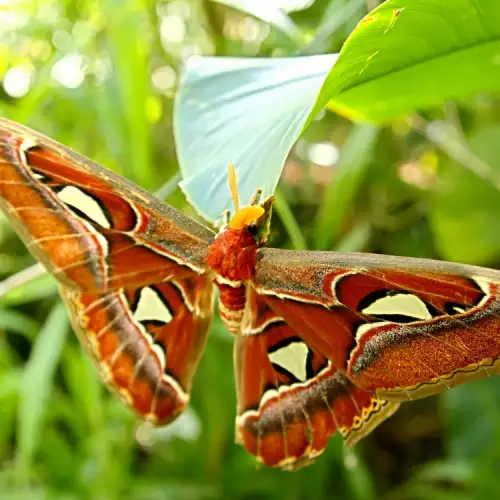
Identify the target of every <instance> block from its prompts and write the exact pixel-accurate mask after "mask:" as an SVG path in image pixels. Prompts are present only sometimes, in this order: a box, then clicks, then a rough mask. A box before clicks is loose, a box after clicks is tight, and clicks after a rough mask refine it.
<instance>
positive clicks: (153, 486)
mask: <svg viewBox="0 0 500 500" xmlns="http://www.w3.org/2000/svg"><path fill="white" fill-rule="evenodd" d="M236 3H238V5H239V7H240V8H239V9H236V10H233V9H232V8H230V7H228V6H227V5H222V4H236ZM267 3H268V4H269V5H270V4H271V2H267ZM377 3H378V2H377V1H366V2H363V1H356V0H316V1H315V2H309V4H310V5H309V6H308V7H307V8H305V9H302V10H298V11H296V12H291V13H289V15H288V16H285V15H284V14H283V13H279V12H277V11H273V9H271V8H270V7H267V8H264V7H261V8H262V9H263V10H260V11H255V9H253V10H252V14H253V15H255V16H258V18H260V20H259V19H258V18H257V17H250V16H248V15H247V14H245V8H244V7H245V5H247V6H248V5H251V2H236V0H234V1H231V2H230V1H229V0H227V1H226V0H225V1H224V2H212V1H210V0H204V1H200V2H190V1H187V0H186V1H183V0H176V1H167V0H160V1H158V2H154V1H153V0H133V1H132V0H130V1H129V0H123V1H118V0H104V1H102V2H98V1H96V0H82V1H80V2H66V1H62V0H61V1H56V0H38V1H37V2H35V1H33V2H30V1H26V2H19V3H8V4H7V5H9V6H8V7H4V5H3V4H2V3H1V2H0V83H2V84H3V85H2V86H0V115H2V116H6V117H8V118H10V119H13V120H17V121H19V122H21V123H26V124H28V125H30V126H32V127H35V128H37V129H39V130H41V131H43V132H44V133H46V134H47V135H50V136H52V137H54V138H55V139H57V140H59V141H61V142H63V143H65V144H67V145H69V146H71V147H73V148H74V149H76V150H78V151H80V152H82V153H84V154H86V155H87V156H89V157H91V158H93V159H94V160H96V161H98V162H100V163H103V164H105V165H107V166H109V167H110V168H113V169H115V170H117V171H118V172H120V173H122V174H125V175H126V176H127V177H128V178H130V179H131V180H133V181H135V182H137V183H139V184H141V185H143V186H144V187H146V188H148V189H151V190H156V189H158V188H160V186H162V185H163V184H164V183H165V182H167V181H168V180H169V179H171V178H172V176H173V175H174V174H176V173H177V172H178V165H177V160H176V156H175V150H174V141H173V119H172V116H173V105H174V92H175V91H176V87H177V85H178V82H179V80H180V77H179V75H180V71H181V66H182V60H183V58H184V56H186V55H189V54H193V53H202V54H206V55H231V56H257V55H258V56H261V57H270V56H291V55H297V54H311V53H332V52H336V51H338V50H340V48H341V47H342V44H343V42H344V41H345V40H346V39H347V37H348V36H349V35H350V34H351V32H352V34H351V35H350V38H349V41H348V43H347V44H346V45H345V46H344V48H343V49H342V52H341V55H340V58H339V60H338V64H336V65H335V66H334V67H333V68H332V70H331V72H330V75H329V76H328V80H327V82H326V84H325V86H324V87H323V90H322V93H321V94H320V97H319V98H318V101H317V102H318V103H319V104H318V108H317V109H316V110H315V111H319V110H320V108H321V107H322V106H323V105H325V104H326V103H327V102H328V101H331V103H332V106H333V107H334V108H335V109H337V110H341V111H342V113H343V114H344V115H346V116H349V117H361V118H364V119H366V118H370V119H375V120H376V121H380V120H383V121H384V125H383V126H380V124H379V126H378V127H375V126H371V125H368V126H367V125H355V124H353V123H351V122H350V121H348V120H347V119H345V118H344V117H343V116H339V115H338V114H334V113H330V112H324V111H322V112H320V114H319V116H317V117H315V116H316V112H313V113H312V114H311V115H310V116H309V121H310V126H309V127H308V128H307V130H306V131H305V132H304V134H303V135H302V137H301V138H300V140H299V142H298V143H297V145H296V146H295V147H294V148H293V149H292V151H291V153H290V155H289V156H288V159H287V160H286V163H285V167H284V170H283V178H282V181H281V184H280V186H279V191H278V194H277V200H276V201H277V214H278V216H277V217H275V218H274V220H273V225H272V228H271V234H272V241H271V244H272V245H274V246H282V247H295V248H304V247H308V248H324V249H334V248H337V249H343V250H365V251H376V252H380V253H396V254H401V255H413V256H423V257H436V258H446V259H451V260H462V261H467V262H473V263H476V264H485V265H491V266H496V265H498V264H499V263H500V241H499V239H498V234H499V229H500V228H499V227H498V220H500V218H499V216H500V214H499V213H498V210H499V209H498V207H499V206H500V203H498V202H497V201H498V199H499V194H498V186H499V182H498V179H499V178H500V177H499V175H500V173H499V172H498V157H499V153H500V151H498V147H499V146H498V139H497V138H498V134H499V128H498V117H499V116H500V103H499V101H498V99H497V97H496V95H495V94H494V93H482V94H479V95H478V94H477V92H478V91H482V92H483V91H486V90H492V91H498V81H500V80H499V78H498V76H499V75H498V55H497V53H498V52H499V47H498V43H499V42H498V37H499V32H498V22H497V20H498V18H499V12H498V9H499V8H498V7H497V3H498V2H496V0H488V1H486V0H483V1H481V2H477V1H476V2H472V1H468V0H460V1H458V0H441V1H440V2H436V1H431V0H427V1H424V0H406V1H404V0H397V1H396V0H389V1H388V2H386V3H384V4H382V5H381V6H380V7H378V8H377V9H376V10H374V11H372V12H370V13H368V17H366V18H365V20H364V21H363V23H362V24H361V25H359V27H358V28H357V29H356V30H354V31H352V30H353V29H354V27H355V25H356V23H357V22H358V21H360V20H361V18H362V16H363V15H365V14H367V11H366V8H367V7H366V6H367V5H368V6H370V8H373V7H375V6H376V4H377ZM265 4H266V3H265V2H264V3H261V5H265ZM473 8H474V9H475V10H474V9H473ZM397 9H403V10H401V12H400V13H399V14H398V15H395V14H394V12H395V10H397ZM267 23H270V25H269V24H267ZM374 54H377V55H376V56H374ZM16 74H17V75H21V77H19V76H18V78H17V80H16V79H15V78H14V77H15V76H16ZM23 75H24V76H23ZM12 82H14V83H15V85H14V84H13V83H12ZM26 82H28V84H27V86H26V92H25V93H22V92H20V90H22V87H23V85H25V84H26ZM279 83H280V80H279V75H278V76H274V77H273V84H275V85H279ZM230 84H231V82H229V81H228V82H227V87H224V86H220V87H219V89H220V94H218V95H222V93H223V91H224V89H227V88H229V86H230ZM18 92H20V94H19V96H18V97H15V95H16V94H17V93H18ZM216 95H217V94H216ZM450 98H459V99H460V101H459V102H455V103H451V102H449V103H446V104H444V105H443V104H442V103H443V101H445V100H446V99H450ZM290 100H292V97H290ZM237 104H238V103H236V104H234V105H237ZM240 104H241V103H240ZM272 104H273V103H272V102H269V103H268V105H267V106H266V107H261V108H260V109H259V110H258V111H259V112H258V113H255V109H250V110H248V111H245V109H244V108H243V107H242V108H241V109H239V116H241V117H243V118H244V117H245V116H246V118H247V119H248V124H247V125H246V126H245V128H244V132H245V134H246V136H248V139H249V140H253V141H255V137H257V136H258V133H257V132H259V129H258V126H262V124H263V123H264V124H267V125H269V120H272V119H276V116H274V118H273V106H272ZM285 104H286V102H285ZM292 105H293V102H291V103H290V104H289V106H288V107H287V106H286V105H283V104H282V103H280V106H282V108H280V109H283V110H284V113H285V115H286V111H287V110H288V111H289V110H290V109H292ZM221 109H222V108H221ZM307 109H308V108H307ZM215 111H218V109H216V110H215ZM266 113H267V114H266ZM403 113H411V114H410V115H405V116H402V117H401V116H400V115H402V114H403ZM291 115H293V113H291ZM221 117H222V118H224V116H222V115H221V116H219V117H218V118H221ZM270 117H271V118H270ZM292 117H293V116H292ZM216 118H217V116H216ZM303 118H304V119H305V118H306V116H305V115H304V116H303ZM193 119H196V116H194V115H193ZM389 120H390V121H389ZM223 125H225V126H226V127H229V128H228V129H227V130H228V131H229V132H231V128H230V127H231V125H232V124H231V122H229V123H228V122H227V121H226V122H225V123H224V121H222V120H221V122H220V126H223ZM271 125H272V123H271ZM299 131H300V127H299V129H298V130H296V131H295V132H294V134H295V135H294V136H293V137H292V136H291V135H290V136H289V137H287V140H289V141H290V145H291V143H292V142H293V141H295V139H296V138H297V137H296V136H297V134H298V132H299ZM206 132H207V130H200V131H199V132H198V137H196V139H197V140H199V141H200V143H199V144H201V143H203V142H205V143H206V144H207V145H206V146H204V147H206V148H208V149H210V148H213V149H215V148H217V147H218V145H216V144H214V143H212V144H211V143H210V141H207V140H206V139H207V137H208V134H207V135H205V134H206ZM226 137H227V140H228V141H230V140H231V134H230V133H229V134H227V132H226ZM242 144H243V143H241V142H238V148H241V147H242ZM260 145H261V144H259V143H258V141H257V142H255V144H254V145H252V147H251V148H249V149H247V150H246V151H245V154H246V155H248V157H249V158H248V160H249V162H250V163H252V162H255V158H259V156H258V154H261V151H260V150H259V147H260ZM271 146H272V144H271ZM268 147H269V145H268ZM238 148H236V149H238ZM198 153H199V152H198ZM203 154H205V153H203ZM255 155H257V156H255ZM264 156H265V155H264ZM337 156H338V157H337ZM262 157H263V156H262V154H261V158H262ZM228 159H230V158H226V159H224V165H221V168H222V169H225V164H226V163H227V160H228ZM233 160H234V158H233ZM254 166H255V168H259V166H260V163H254ZM167 191H170V192H171V189H168V190H167ZM168 201H169V202H170V203H171V204H173V205H174V206H175V207H176V208H178V209H180V210H183V211H185V212H186V213H189V214H190V215H194V210H193V208H192V207H190V205H189V204H188V203H187V202H186V200H185V199H184V198H183V196H182V195H181V194H180V192H179V191H175V192H174V193H171V194H170V196H169V197H168ZM30 264H32V259H31V258H30V257H29V255H28V253H27V251H26V250H25V248H24V246H23V245H22V244H21V243H20V242H19V240H18V238H17V237H16V236H15V234H14V233H13V230H12V229H11V228H10V227H9V225H8V224H7V223H6V221H5V219H4V218H3V216H0V273H1V276H2V277H5V278H7V277H8V276H11V275H14V274H15V273H16V272H17V271H20V270H22V269H24V268H26V267H28V266H29V265H30ZM0 290H2V284H1V283H0ZM56 292H57V286H56V284H55V283H54V280H52V279H51V278H48V277H43V278H41V279H38V280H36V281H33V282H31V283H29V284H28V285H25V286H23V287H20V288H17V289H15V290H12V291H11V292H10V293H9V294H7V295H5V296H3V297H2V298H1V299H0V408H1V410H0V492H1V494H0V496H1V498H2V499H45V498H51V499H52V498H54V499H79V498H100V499H110V500H111V499H118V498H130V499H137V500H142V499H144V500H145V499H163V498H168V499H205V498H207V499H209V498H228V499H229V498H231V499H232V498H234V499H246V498H259V499H272V498H290V499H292V500H294V499H297V500H299V499H305V498H317V499H330V498H338V499H349V500H351V499H354V500H371V499H386V500H406V499H412V500H413V499H424V500H425V499H433V500H434V499H437V500H440V499H459V500H462V499H464V500H465V499H473V500H475V499H477V500H479V499H484V498H495V497H496V496H497V489H498V488H497V470H498V463H499V460H500V456H499V452H498V450H500V446H499V439H500V407H499V404H498V401H499V397H498V396H499V383H498V380H497V379H496V378H492V379H487V380H482V381H478V382H474V383H470V384H467V385H464V386H462V387H459V388H456V389H454V390H453V391H449V392H448V393H446V394H444V395H443V396H440V397H435V398H429V399H426V400H423V401H419V402H415V403H407V404H405V405H403V407H402V409H401V410H400V411H399V412H398V413H397V414H396V415H395V416H394V417H392V418H391V419H390V420H389V421H387V422H386V423H384V424H383V425H382V426H381V427H380V428H378V429H377V430H376V431H375V432H374V433H373V434H372V435H371V436H370V437H368V438H367V439H366V440H365V441H364V442H363V443H362V444H361V445H359V446H357V447H356V448H355V449H354V450H346V449H345V448H344V447H343V445H342V442H341V439H340V438H339V436H335V437H334V438H332V440H331V442H330V444H329V446H328V448H327V450H326V452H325V454H324V455H323V456H322V457H321V458H320V459H319V460H318V461H317V463H316V464H315V465H314V466H313V467H310V468H308V469H304V470H301V471H299V472H297V473H295V474H289V473H283V472H280V471H275V470H268V469H265V468H262V467H257V466H256V465H255V461H254V460H253V458H252V457H250V456H249V455H247V454H246V453H245V452H244V451H243V449H242V448H241V447H240V446H237V445H236V444H234V414H235V410H234V409H235V393H234V387H233V385H234V384H233V374H232V339H231V337H230V335H229V334H228V333H227V332H226V331H225V329H224V327H223V326H222V325H221V323H220V321H219V320H216V321H215V322H214V325H213V327H212V334H211V337H210V340H209V343H208V346H207V349H206V352H205V354H204V357H203V360H202V364H201V366H200V369H199V372H198V374H197V376H196V378H195V381H194V391H193V395H192V405H191V411H190V412H189V413H187V414H186V415H185V416H182V417H181V418H180V420H179V421H178V422H177V423H176V424H175V426H172V427H167V428H166V429H165V430H161V431H158V432H150V434H148V433H147V432H146V431H145V430H144V429H141V428H139V429H138V423H137V421H136V419H135V417H134V415H132V414H131V413H130V412H129V411H128V410H126V409H125V408H124V407H123V406H122V405H121V403H120V402H119V401H118V400H117V398H115V397H111V396H110V395H109V394H108V392H107V391H106V390H105V389H104V388H103V386H102V384H101V383H100V381H99V380H98V379H97V376H96V374H95V370H94V367H93V366H92V364H91V362H90V361H89V360H88V359H87V356H86V355H85V354H84V353H83V351H82V349H81V348H80V346H79V344H78V342H77V340H76V339H75V338H74V336H73V335H68V334H69V333H70V328H69V326H68V323H67V320H66V316H65V314H64V312H63V310H62V308H61V306H60V305H59V303H58V299H57V294H56ZM144 432H146V434H144ZM136 436H137V439H136ZM144 436H146V437H144Z"/></svg>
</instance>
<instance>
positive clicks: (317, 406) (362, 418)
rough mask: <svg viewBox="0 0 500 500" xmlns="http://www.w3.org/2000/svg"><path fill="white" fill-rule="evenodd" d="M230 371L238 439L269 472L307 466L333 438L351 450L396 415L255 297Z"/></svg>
mask: <svg viewBox="0 0 500 500" xmlns="http://www.w3.org/2000/svg"><path fill="white" fill-rule="evenodd" d="M235 371H236V381H237V394H238V416H237V420H236V435H237V440H238V441H239V442H240V443H242V444H243V445H244V446H245V448H246V449H247V450H248V451H249V452H250V453H252V454H254V455H255V456H256V457H257V459H258V460H259V461H261V462H263V463H265V464H266V465H270V466H278V467H282V468H286V469H296V468H298V467H301V466H303V465H307V464H308V463H310V462H311V461H312V460H314V459H315V458H316V457H317V456H318V455H320V454H321V453H322V452H323V450H324V448H325V446H326V444H327V442H328V439H329V438H330V436H332V435H333V434H334V433H335V432H337V431H339V432H340V433H341V435H342V437H343V438H344V439H345V441H346V443H347V444H354V443H355V442H356V441H358V440H359V439H361V438H362V437H363V436H364V435H366V434H367V433H368V432H370V431H371V430H372V429H373V428H374V427H375V426H377V425H378V424H379V423H380V422H382V421H383V420H384V419H386V418H387V417H389V416H390V415H391V414H392V413H393V412H394V411H396V409H397V408H398V404H397V403H389V402H387V401H381V400H379V399H377V398H376V397H375V395H374V393H372V392H368V391H364V390H362V389H359V388H357V387H355V386H354V385H353V384H352V383H351V382H350V381H349V379H348V378H347V377H346V376H345V375H343V374H342V372H341V371H339V370H337V369H336V368H334V366H333V365H332V363H331V362H329V361H328V359H327V358H325V357H324V356H322V355H321V354H320V353H319V352H318V351H316V350H315V349H313V348H311V347H310V346H308V345H307V344H306V343H305V342H304V341H303V340H302V338H301V337H300V336H299V335H297V333H296V332H295V331H294V330H293V329H292V328H291V327H290V326H289V325H288V324H287V323H285V321H284V320H283V319H282V318H281V317H279V316H278V315H277V314H276V313H275V312H273V311H272V310H271V309H270V308H269V307H268V306H267V305H266V303H265V300H264V299H262V298H261V297H258V296H257V295H256V294H255V292H254V291H253V290H249V294H248V302H247V308H246V310H245V318H244V325H243V328H242V330H241V332H240V335H238V336H237V339H236V344H235Z"/></svg>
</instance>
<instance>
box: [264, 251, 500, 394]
mask: <svg viewBox="0 0 500 500" xmlns="http://www.w3.org/2000/svg"><path fill="white" fill-rule="evenodd" d="M255 286H256V291H257V293H258V294H259V295H261V296H262V297H263V298H264V299H265V302H266V304H267V305H269V307H271V309H272V310H273V311H274V312H275V313H276V314H277V315H279V316H280V317H282V318H283V319H284V320H285V321H286V323H287V324H288V325H289V326H290V327H291V328H292V329H293V330H294V331H296V332H297V333H298V334H299V335H300V337H301V339H302V340H303V341H304V342H305V343H306V344H307V345H308V346H310V347H311V348H314V349H316V350H317V351H318V352H321V353H323V354H324V355H325V356H326V357H327V358H328V359H329V360H330V361H331V362H332V364H333V365H334V366H335V367H337V368H339V369H341V370H342V371H343V372H344V373H345V374H346V375H347V377H348V378H349V379H350V380H351V381H352V382H353V383H354V384H355V385H356V386H358V387H360V388H362V389H365V390H367V391H375V392H376V393H377V396H378V397H380V398H382V399H394V400H404V399H415V398H419V397H425V396H427V395H431V394H435V393H438V392H441V391H443V390H444V389H447V388H450V387H453V386H455V385H457V384H460V383H462V382H464V381H466V380H469V379H473V378H479V377H486V376H488V375H490V374H493V373H498V372H500V361H499V358H500V271H495V270H490V269H484V268H480V267H476V266H466V265H461V264H452V263H446V262H438V261H431V260H424V259H409V258H401V257H388V256H381V255H371V254H356V253H352V254H349V253H336V252H293V251H286V250H276V249H261V250H259V253H258V261H257V270H256V285H255Z"/></svg>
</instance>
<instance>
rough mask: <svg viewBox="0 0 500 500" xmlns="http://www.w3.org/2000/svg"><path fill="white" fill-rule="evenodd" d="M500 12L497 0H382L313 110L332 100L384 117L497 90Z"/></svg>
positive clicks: (360, 114) (353, 113) (336, 105)
mask: <svg viewBox="0 0 500 500" xmlns="http://www.w3.org/2000/svg"><path fill="white" fill-rule="evenodd" d="M499 17H500V4H499V3H498V2H497V1H496V0H482V1H481V2H476V1H475V0H456V1H454V2H451V1H446V0H445V1H442V2H435V1H433V0H413V1H411V2H409V1H408V0H388V1H387V2H385V3H383V4H382V5H381V6H380V7H378V8H377V9H375V10H373V11H372V12H371V13H370V14H369V15H368V16H366V17H365V18H364V19H363V22H362V23H360V24H359V25H358V26H357V27H356V29H355V31H354V32H353V33H352V35H351V36H350V37H349V39H348V40H347V42H346V44H345V45H344V47H343V48H342V54H341V57H340V59H339V62H338V64H336V65H335V66H334V67H333V68H332V71H331V72H330V74H329V76H328V79H327V81H326V83H325V86H324V88H323V90H322V92H321V93H320V95H319V97H318V101H317V103H316V106H315V108H314V110H313V113H312V114H313V115H314V114H316V113H317V112H318V111H319V110H320V109H321V108H322V107H323V106H324V105H325V104H326V103H327V102H328V101H330V100H331V107H332V109H336V110H339V111H341V112H344V113H345V114H346V115H347V116H350V117H351V118H357V119H364V120H388V119H391V118H394V117H397V116H399V115H401V114H403V113H408V112H411V111H413V110H414V109H418V108H421V107H429V106H432V105H436V104H440V103H442V102H443V101H444V100H446V99H453V98H462V97H464V96H471V95H473V94H475V93H478V92H482V91H488V90H497V89H498V81H499V79H500V65H499V64H498V54H499V53H500V25H499V24H498V22H497V20H498V18H499ZM429 75H432V78H429Z"/></svg>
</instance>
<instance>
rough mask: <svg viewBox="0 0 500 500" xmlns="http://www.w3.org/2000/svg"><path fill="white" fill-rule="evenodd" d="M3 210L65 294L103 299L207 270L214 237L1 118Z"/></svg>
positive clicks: (84, 161)
mask: <svg viewBox="0 0 500 500" xmlns="http://www.w3.org/2000/svg"><path fill="white" fill-rule="evenodd" d="M0 208H2V209H3V210H4V211H5V214H6V215H7V217H9V219H10V221H11V222H12V225H13V226H14V228H15V229H16V231H17V233H18V234H19V236H20V237H21V238H22V239H23V241H24V243H25V244H26V246H27V247H28V249H29V250H30V252H31V253H32V254H33V255H34V257H35V258H37V259H38V260H39V261H41V262H42V263H43V264H44V265H45V266H46V267H47V269H48V270H49V271H50V272H51V273H52V274H53V275H54V276H55V277H56V278H57V279H58V280H59V282H60V283H62V284H63V285H65V286H66V287H71V288H74V289H77V288H78V289H79V290H82V291H86V292H89V293H102V292H106V291H110V290H115V289H119V288H123V287H134V286H142V285H145V284H147V283H150V282H158V281H162V280H167V279H169V278H170V277H172V276H176V277H177V278H180V277H184V276H192V275H195V274H198V273H203V272H205V271H206V270H207V267H206V264H205V257H206V254H207V252H208V247H209V245H210V243H211V242H212V240H213V237H214V233H213V232H212V231H211V230H209V229H207V228H205V227H204V226H202V225H201V224H198V223H197V222H196V221H194V220H193V219H190V218H189V217H187V216H185V215H183V214H182V213H180V212H178V211H177V210H175V209H174V208H172V207H169V206H168V205H166V204H165V203H162V202H161V201H160V200H158V199H156V198H155V197H154V196H152V195H151V194H149V193H148V192H147V191H145V190H143V189H141V188H140V187H139V186H136V185H135V184H133V183H131V182H130V181H128V180H126V179H124V178H123V177H120V176H118V175H117V174H115V173H113V172H111V171H109V170H107V169H105V168H103V167H101V166H100V165H98V164H97V163H95V162H93V161H92V160H90V159H88V158H85V157H84V156H82V155H80V154H78V153H76V152H74V151H72V150H70V149H69V148H66V147H65V146H63V145H62V144H59V143H57V142H56V141H53V140H52V139H50V138H48V137H45V136H43V135H42V134H39V133H38V132H35V131H34V130H31V129H29V128H27V127H23V126H21V125H19V124H16V123H14V122H10V121H8V120H5V119H3V118H0Z"/></svg>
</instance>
